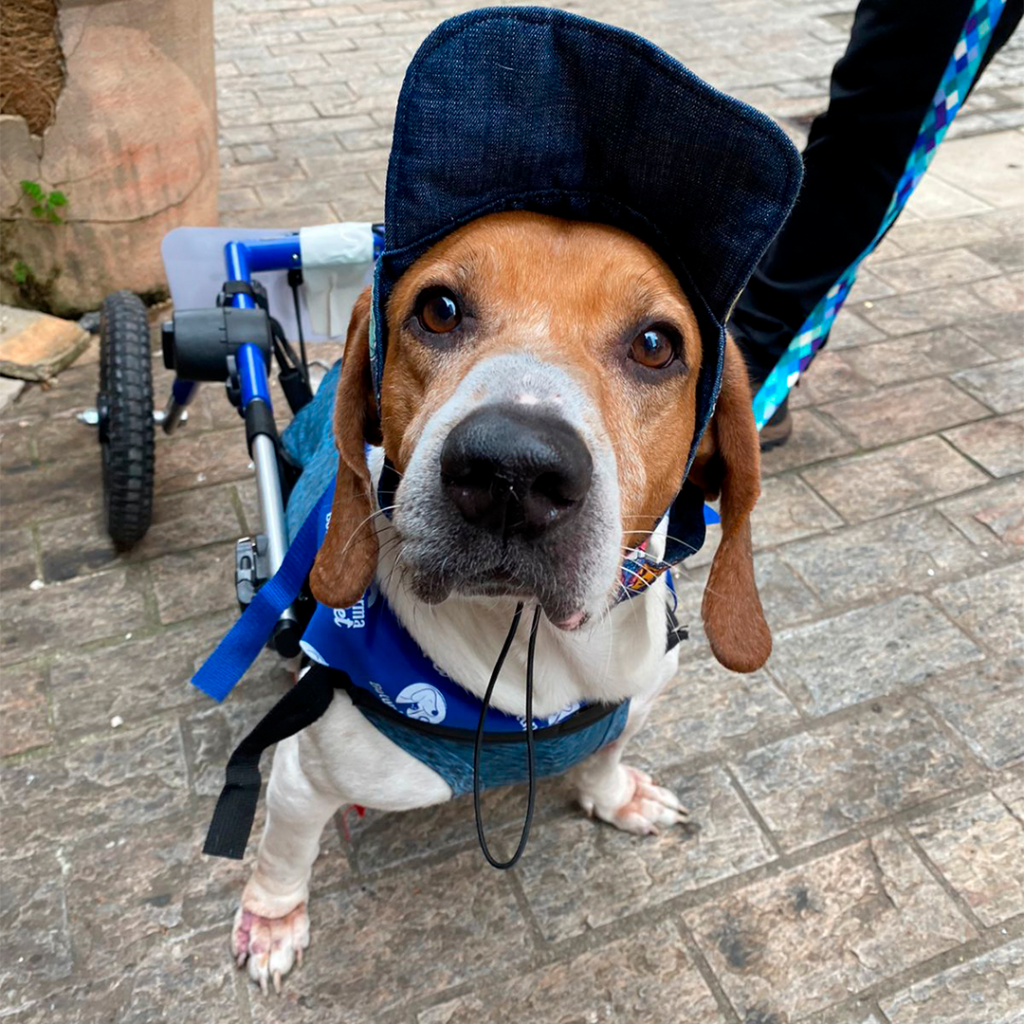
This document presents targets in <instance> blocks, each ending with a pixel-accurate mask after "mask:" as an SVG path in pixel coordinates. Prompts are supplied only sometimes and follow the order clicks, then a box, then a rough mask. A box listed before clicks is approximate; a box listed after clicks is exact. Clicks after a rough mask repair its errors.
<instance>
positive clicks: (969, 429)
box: [943, 413, 1024, 476]
mask: <svg viewBox="0 0 1024 1024" xmlns="http://www.w3.org/2000/svg"><path fill="white" fill-rule="evenodd" d="M943 437H945V438H946V440H947V441H949V442H950V444H952V445H954V446H955V447H956V448H957V449H959V450H960V451H962V452H963V453H964V455H967V456H968V457H970V458H971V459H973V460H974V461H975V462H977V463H978V464H979V465H981V466H983V467H984V468H985V469H986V470H988V472H989V473H991V474H992V475H993V476H1010V475H1011V474H1014V473H1021V472H1024V413H1014V414H1010V415H1008V416H998V417H996V418H994V419H988V420H984V421H982V422H981V423H972V424H969V425H967V426H964V427H959V428H957V429H956V430H947V431H944V433H943Z"/></svg>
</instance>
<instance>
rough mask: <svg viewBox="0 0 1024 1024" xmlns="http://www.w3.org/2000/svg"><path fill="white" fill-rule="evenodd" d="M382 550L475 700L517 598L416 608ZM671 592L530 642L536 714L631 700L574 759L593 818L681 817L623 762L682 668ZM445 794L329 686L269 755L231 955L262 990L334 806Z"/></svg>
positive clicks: (516, 702)
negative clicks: (671, 628)
mask: <svg viewBox="0 0 1024 1024" xmlns="http://www.w3.org/2000/svg"><path fill="white" fill-rule="evenodd" d="M382 464H383V454H382V452H381V451H380V450H377V451H376V452H374V453H373V455H372V457H371V461H370V467H371V472H372V475H373V478H374V481H375V482H376V480H377V479H378V478H379V475H380V472H381V467H382ZM374 490H375V491H376V488H374ZM377 520H378V521H379V517H377ZM664 531H665V527H664V525H663V526H662V527H661V528H660V530H659V531H658V533H656V534H655V536H654V537H652V542H651V548H652V553H654V554H655V555H657V554H660V553H661V551H662V550H663V548H664ZM386 537H387V535H386V533H385V534H384V535H383V537H382V540H386ZM382 547H383V549H384V551H385V555H384V556H383V557H382V559H381V563H380V565H379V566H378V569H377V581H378V584H379V586H380V588H381V590H382V592H383V593H384V595H385V596H386V597H387V600H388V601H389V603H390V604H391V606H392V608H393V609H394V610H395V612H396V614H397V615H398V617H399V618H400V620H401V621H402V623H403V625H404V626H405V628H406V629H407V630H408V631H409V633H410V634H411V635H412V637H413V639H414V640H415V641H416V642H417V644H419V646H420V648H421V649H422V650H423V651H424V652H425V653H426V654H427V655H428V657H430V658H431V659H432V660H433V661H434V662H436V664H437V665H438V666H439V667H440V668H441V669H442V670H443V671H444V672H446V673H447V674H448V675H449V676H451V677H452V678H453V679H457V680H458V681H459V682H460V683H461V684H462V685H463V686H465V687H466V688H467V689H468V690H470V691H471V692H473V693H474V694H476V695H477V696H481V697H482V696H483V693H484V691H485V689H486V685H487V681H488V679H489V677H490V673H491V670H492V668H493V664H494V659H495V657H496V656H497V652H498V650H499V649H500V647H501V644H502V641H503V640H504V638H505V634H506V632H507V630H508V627H509V623H510V621H511V618H512V614H513V610H514V606H515V602H514V601H513V600H512V599H511V598H497V599H490V598H488V599H484V598H466V597H461V596H459V595H457V594H456V595H453V596H452V597H450V598H449V599H448V600H446V601H444V602H442V603H440V604H436V605H428V604H424V603H422V602H420V601H418V600H416V598H414V597H413V595H412V594H411V593H410V591H409V589H408V587H407V586H406V583H405V580H404V576H403V573H402V571H401V567H400V566H398V567H396V566H395V564H394V556H393V555H392V556H391V557H388V555H387V554H386V552H388V551H389V549H390V548H391V547H392V546H391V545H388V544H386V543H384V544H382ZM666 601H667V594H666V583H665V581H664V579H662V580H659V581H658V583H656V584H655V585H654V586H652V587H651V588H650V589H649V590H648V591H647V592H646V593H644V594H642V595H641V596H638V597H636V598H633V599H632V600H630V601H626V602H624V603H622V604H620V605H619V606H618V607H616V608H615V609H613V610H612V612H611V613H610V614H608V615H606V616H604V617H603V618H601V619H599V620H598V621H596V622H595V623H594V624H593V625H589V626H584V627H583V628H582V629H581V630H579V631H577V632H574V633H568V632H565V631H563V630H559V629H557V628H555V627H554V626H552V625H550V623H548V622H547V621H546V620H545V619H543V618H542V620H541V623H542V624H541V627H540V630H539V633H538V640H537V658H536V679H535V698H534V713H535V715H536V716H538V717H540V716H545V715H549V714H553V713H554V712H555V711H557V710H559V709H560V708H563V707H565V706H566V705H567V704H569V703H570V702H572V701H577V700H587V701H591V702H595V701H605V702H618V701H621V700H623V699H625V698H631V700H632V703H631V705H630V714H629V719H628V721H627V723H626V727H625V729H624V731H623V733H622V735H621V736H620V737H619V739H618V740H617V741H616V742H615V743H612V744H610V745H609V746H607V747H605V748H604V749H603V750H601V751H599V752H598V753H596V754H594V755H593V756H592V757H590V758H588V759H587V760H586V761H585V762H583V763H582V764H581V765H579V766H578V767H577V768H576V769H574V771H573V773H572V777H573V780H574V782H575V785H576V787H577V791H578V796H579V801H580V804H581V806H582V807H583V808H584V810H585V811H586V812H587V813H588V814H592V815H595V816H597V817H599V818H602V819H603V820H605V821H608V822H610V823H611V824H613V825H615V826H616V827H618V828H622V829H625V830H627V831H631V832H636V833H640V834H646V833H653V832H657V831H658V829H659V827H662V826H665V825H671V824H673V823H675V822H678V821H681V820H682V818H683V815H684V813H685V812H684V811H683V810H682V809H681V807H680V805H679V802H678V801H677V800H676V799H675V797H674V796H673V795H672V794H671V793H669V792H668V791H667V790H664V789H661V788H660V787H657V786H655V785H653V784H652V783H651V780H650V778H649V777H648V776H646V775H644V774H643V773H641V772H638V771H636V770H634V769H631V768H628V767H626V766H625V765H623V764H622V763H621V760H620V758H621V756H622V750H623V747H624V745H625V743H626V742H627V741H628V739H629V738H630V737H631V736H633V735H634V734H635V733H636V732H638V731H639V729H640V728H641V727H642V726H643V723H644V721H645V720H646V718H647V715H648V713H649V711H650V708H651V704H652V703H653V700H654V698H655V696H656V695H657V693H658V692H659V691H660V690H661V689H662V687H663V686H664V685H665V684H666V683H667V682H668V681H669V680H670V679H671V678H672V676H673V675H674V674H675V671H676V668H677V664H678V651H673V652H672V653H671V654H668V655H666V654H665V640H666V616H665V604H666ZM527 633H528V630H526V629H521V630H520V635H519V636H518V637H517V639H516V641H515V642H514V644H513V646H512V648H511V650H510V652H509V656H508V660H507V662H506V667H505V669H504V670H503V672H502V677H501V680H500V681H499V683H498V685H497V686H496V687H495V691H494V697H493V703H494V706H495V707H497V708H500V709H501V710H503V711H507V712H510V713H514V714H523V712H524V693H525V691H524V676H525V666H526V634H527ZM451 795H452V794H451V790H450V788H449V786H448V784H447V783H446V782H445V781H444V780H443V779H442V778H441V777H440V776H439V775H437V774H436V773H435V772H434V771H433V770H432V769H430V768H427V767H426V766H425V765H423V764H422V763H421V762H419V761H417V760H416V759H415V758H414V757H412V756H411V755H410V754H408V753H406V752H405V751H404V750H402V749H401V748H399V747H398V746H396V745H395V744H394V743H392V742H391V740H389V739H387V738H386V737H385V736H384V735H382V734H381V733H380V732H379V731H378V730H377V729H376V728H374V726H373V725H371V724H370V723H369V722H368V721H367V720H366V718H365V717H364V716H363V715H362V713H361V712H360V711H359V710H358V709H357V708H355V707H354V706H353V704H352V702H351V701H350V700H349V698H348V696H347V695H346V694H344V693H341V692H339V693H336V694H335V697H334V700H333V702H332V703H331V706H330V708H329V709H328V711H327V713H326V714H325V715H324V716H323V717H322V718H321V719H320V720H319V721H318V722H316V723H315V724H314V725H312V726H310V727H309V728H307V729H305V730H303V731H302V732H301V733H299V734H298V735H296V736H293V737H291V738H290V739H288V740H285V741H283V742H282V743H280V744H279V745H278V748H277V750H276V752H275V755H274V762H273V768H272V771H271V776H270V784H269V786H268V790H267V821H266V826H265V828H264V832H263V837H262V839H261V842H260V848H259V855H258V858H257V863H256V867H255V870H254V872H253V874H252V877H251V878H250V880H249V882H248V884H247V885H246V887H245V890H244V892H243V894H242V903H241V907H240V908H239V912H238V915H237V917H236V921H235V927H234V929H233V931H232V949H233V954H234V956H235V957H236V959H237V960H238V962H239V964H240V965H241V964H242V963H244V962H245V961H246V960H248V969H249V973H250V975H251V977H252V978H253V980H255V981H256V982H258V983H259V984H260V986H261V987H262V988H263V990H264V991H267V990H268V987H269V986H268V982H269V981H272V982H273V984H274V986H275V988H278V989H279V988H280V984H281V979H282V977H283V975H284V974H286V973H287V972H288V971H289V970H290V969H291V967H292V965H293V963H294V962H295V961H296V959H300V958H301V953H302V950H303V949H304V948H305V946H306V945H307V944H308V941H309V922H308V917H307V915H306V910H305V904H306V901H307V900H308V898H309V881H310V874H311V870H312V866H313V862H314V861H315V859H316V857H317V853H318V852H319V838H320V833H321V831H322V830H323V827H324V826H325V825H326V824H327V822H328V821H329V820H330V819H331V817H332V816H333V815H334V814H335V813H336V812H337V811H338V809H339V808H341V807H342V806H344V805H347V804H359V805H362V806H364V807H370V808H376V809H379V810H385V811H404V810H410V809H412V808H415V807H426V806H429V805H431V804H437V803H441V802H443V801H445V800H448V799H450V798H451Z"/></svg>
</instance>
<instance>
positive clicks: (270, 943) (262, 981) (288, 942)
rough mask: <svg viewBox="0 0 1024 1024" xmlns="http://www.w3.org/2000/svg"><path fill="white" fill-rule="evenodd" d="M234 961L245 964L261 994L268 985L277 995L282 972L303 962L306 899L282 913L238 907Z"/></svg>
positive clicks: (306, 938)
mask: <svg viewBox="0 0 1024 1024" xmlns="http://www.w3.org/2000/svg"><path fill="white" fill-rule="evenodd" d="M231 939H232V950H233V951H234V954H235V956H234V959H235V963H236V964H238V966H239V967H245V966H246V962H248V967H249V977H250V978H252V980H253V981H254V982H256V984H257V985H259V987H260V991H261V992H262V993H263V994H264V995H269V994H270V986H271V985H273V986H274V991H275V992H276V993H277V994H278V995H280V994H281V989H282V987H283V984H284V976H285V975H286V974H287V973H288V972H289V971H290V970H291V969H292V966H293V965H294V964H296V963H301V962H302V951H303V950H304V949H305V948H306V947H307V946H308V945H309V918H308V916H307V915H306V905H305V903H300V904H299V905H298V906H297V907H295V908H294V909H293V910H291V911H290V912H289V913H287V914H285V915H284V916H283V917H262V916H260V915H259V914H254V913H252V912H250V911H247V910H241V909H239V911H238V914H237V915H236V917H235V927H234V929H233V931H232V936H231Z"/></svg>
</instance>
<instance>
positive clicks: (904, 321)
mask: <svg viewBox="0 0 1024 1024" xmlns="http://www.w3.org/2000/svg"><path fill="white" fill-rule="evenodd" d="M858 312H859V313H860V315H861V316H863V317H864V319H865V320H867V321H868V322H869V323H871V324H872V325H874V326H875V327H877V328H878V329H879V330H881V331H884V332H885V333H886V334H892V335H901V334H919V333H921V332H922V331H930V330H934V329H935V328H937V327H949V326H951V325H956V324H959V323H960V322H961V321H963V322H966V321H968V320H974V319H985V318H986V317H991V316H992V314H993V312H995V310H993V308H992V307H991V306H990V305H989V304H988V303H987V302H985V300H984V299H982V298H980V297H979V296H978V295H976V294H975V293H974V292H973V291H972V290H971V289H970V288H969V287H967V286H965V285H959V286H951V287H946V288H931V289H929V290H928V291H923V292H911V293H910V294H909V295H892V296H890V297H888V298H885V299H879V300H878V301H877V302H875V303H873V304H872V306H871V307H870V308H864V307H863V306H861V307H858Z"/></svg>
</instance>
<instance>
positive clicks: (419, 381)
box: [313, 212, 771, 671]
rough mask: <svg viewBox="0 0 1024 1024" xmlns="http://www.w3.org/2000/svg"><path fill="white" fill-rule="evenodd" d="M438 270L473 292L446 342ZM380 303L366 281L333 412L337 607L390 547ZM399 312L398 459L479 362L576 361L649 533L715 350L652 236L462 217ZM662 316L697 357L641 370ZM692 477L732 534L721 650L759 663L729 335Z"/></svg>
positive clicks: (331, 556)
mask: <svg viewBox="0 0 1024 1024" xmlns="http://www.w3.org/2000/svg"><path fill="white" fill-rule="evenodd" d="M436 285H443V286H445V287H448V288H450V289H452V291H454V292H456V293H457V294H458V295H459V296H460V298H461V299H462V300H463V303H464V306H465V318H464V321H463V329H462V330H461V331H460V334H459V335H458V336H457V337H455V336H453V338H452V339H449V340H448V342H441V343H439V344H437V345H433V344H425V343H424V341H423V339H422V338H421V337H419V336H417V334H416V333H415V331H414V330H413V329H412V326H411V320H412V317H413V315H414V310H415V303H416V299H417V296H418V295H419V294H420V293H421V292H422V291H423V290H424V289H425V288H428V287H432V286H436ZM368 303H369V299H368V295H367V294H365V293H364V295H363V296H361V297H360V300H359V302H358V303H357V304H356V308H355V310H354V311H353V317H352V324H351V326H350V328H349V340H348V347H347V349H346V356H345V364H344V368H343V371H342V375H341V381H340V383H339V390H338V399H337V406H336V414H335V433H336V440H337V445H338V454H339V474H338V488H337V491H336V493H335V499H334V507H333V511H332V517H331V529H330V530H329V531H328V535H327V540H326V542H325V544H324V547H323V549H322V550H321V552H320V555H319V556H318V558H317V562H316V566H315V568H314V571H313V588H314V594H315V595H316V597H317V599H318V600H320V601H323V602H324V603H325V604H328V605H333V606H334V607H342V606H344V604H351V603H354V602H355V601H356V600H358V599H359V597H360V596H361V594H362V592H363V590H364V589H365V587H366V586H367V585H368V584H369V582H370V579H371V578H372V573H373V570H374V565H375V561H376V557H377V544H376V539H375V537H374V535H373V530H372V529H371V527H370V524H369V522H368V518H367V517H368V516H369V515H370V508H371V504H370V501H371V493H370V480H369V474H368V472H367V470H366V465H365V461H364V457H363V439H364V437H365V438H367V439H369V440H373V439H374V435H376V434H377V430H378V424H377V421H376V417H375V413H374V410H373V388H372V384H371V381H370V374H369V355H368V344H367V324H366V321H367V315H368ZM386 312H387V321H388V351H387V358H386V362H385V368H384V381H383V386H382V394H381V412H382V416H381V424H380V427H379V429H380V437H381V438H382V439H383V444H384V448H385V451H386V452H387V454H388V457H389V458H390V459H391V461H392V462H393V463H394V465H395V466H396V468H397V469H398V470H399V472H404V470H405V467H406V466H407V465H408V462H409V459H410V458H411V456H412V453H413V451H414V450H415V447H416V444H417V442H418V441H419V438H420V436H421V435H422V433H423V430H424V428H425V426H426V424H427V423H428V422H429V420H430V418H431V417H432V416H433V415H434V414H435V413H436V412H437V411H438V409H440V408H441V406H442V405H444V403H445V402H447V401H448V399H449V398H451V396H452V395H453V393H454V392H455V390H456V389H457V388H458V386H459V384H460V383H461V381H462V380H463V379H464V377H465V376H466V374H467V373H468V372H469V371H470V370H471V369H472V367H473V366H474V365H475V364H476V363H477V362H479V361H480V360H483V359H488V358H491V357H494V356H498V355H504V354H508V353H526V354H531V355H533V356H535V357H536V358H537V359H539V360H541V361H544V362H546V363H550V364H555V365H558V366H560V367H562V368H563V369H564V370H566V371H567V372H568V373H569V374H571V375H572V377H573V378H574V380H575V381H576V382H577V383H578V384H579V386H580V387H581V388H582V390H583V391H584V393H585V394H586V395H588V396H589V398H590V400H591V402H590V404H591V406H592V408H593V410H594V422H593V423H592V424H591V426H592V428H593V429H594V431H595V433H596V434H597V436H599V437H605V438H607V440H608V443H609V444H610V445H611V446H612V448H613V449H614V452H615V458H616V465H617V466H618V473H619V488H620V493H621V506H622V507H621V513H622V521H623V531H624V532H623V537H622V544H623V546H624V547H627V548H632V547H635V546H636V545H637V544H638V543H640V541H641V540H643V539H644V538H645V537H647V536H648V535H649V534H650V532H651V530H652V529H653V528H654V526H655V524H656V523H657V521H658V518H659V517H660V516H661V515H662V514H663V513H664V511H665V509H666V508H667V507H668V506H669V504H670V502H671V501H672V499H673V498H674V497H675V495H676V492H677V491H678V489H679V485H680V481H681V480H682V476H683V471H684V470H685V467H686V459H687V456H688V454H689V450H690V443H691V440H692V437H693V427H694V415H695V406H696V385H697V377H698V374H699V371H700V365H701V351H702V349H701V342H700V335H699V329H698V326H697V320H696V317H695V316H694V313H693V310H692V307H691V306H690V303H689V301H688V299H687V297H686V295H685V294H684V292H683V290H682V288H681V286H680V284H679V282H678V280H677V279H676V277H675V275H674V274H673V273H672V272H671V271H670V270H669V268H668V266H667V265H666V264H665V263H664V262H663V261H662V260H661V259H660V258H659V257H658V256H657V255H656V254H655V253H654V252H653V251H652V250H651V249H650V248H648V247H647V246H646V245H644V244H643V243H642V242H640V241H639V240H637V239H636V238H634V237H633V236H632V235H630V234H627V233H626V232H623V231H620V230H618V229H616V228H613V227H609V226H606V225H601V224H591V223H584V222H579V221H566V220H561V219H559V218H555V217H549V216H544V215H541V214H533V213H521V212H520V213H503V214H494V215H491V216H488V217H482V218H480V219H479V220H477V221H474V222H473V223H471V224H469V225H466V226H465V227H463V228H460V229H459V230H458V231H455V232H453V233H452V234H451V235H449V236H448V237H447V238H445V239H444V240H443V241H441V242H439V243H438V244H437V245H435V246H434V247H433V248H432V249H430V250H429V251H428V252H427V253H426V254H425V255H424V256H422V257H420V259H419V260H417V261H416V263H415V264H414V265H413V266H412V267H411V268H410V269H409V270H408V271H406V273H405V274H404V275H403V276H402V278H401V280H400V281H399V282H398V283H397V285H396V286H395V288H394V290H393V292H392V294H391V296H390V298H389V301H388V305H387V311H386ZM655 322H658V323H667V324H670V325H672V326H673V327H674V328H675V329H676V330H677V331H678V333H679V335H680V336H681V338H682V340H683V350H684V351H683V362H682V364H681V365H682V366H685V372H681V369H680V366H677V367H675V368H674V369H672V370H671V371H664V372H663V373H662V374H654V375H648V376H646V377H644V376H642V375H641V376H637V374H636V373H634V371H633V368H632V367H631V364H630V363H629V362H628V361H627V360H625V359H624V358H623V353H624V351H625V347H628V344H629V342H630V340H631V332H636V331H638V330H641V329H645V328H646V327H647V326H649V325H650V324H652V323H655ZM691 478H692V479H694V480H695V481H697V482H698V483H699V484H700V485H701V486H702V487H704V489H705V490H706V492H707V493H708V494H709V496H710V495H717V494H718V493H719V491H720V492H721V494H722V530H723V537H722V544H721V546H720V548H719V551H718V553H717V555H716V557H715V560H714V564H713V566H712V570H711V578H710V580H709V584H708V589H707V591H706V592H705V596H704V607H703V614H704V619H705V623H706V625H707V632H708V636H709V637H710V639H711V645H712V649H713V650H714V652H715V655H716V656H717V657H718V659H719V660H720V661H721V662H722V663H723V664H725V665H726V666H728V667H729V668H734V669H736V670H738V671H752V670H753V669H755V668H758V667H760V665H762V664H763V663H764V660H765V659H766V658H767V656H768V653H769V651H770V650H771V637H770V634H769V633H768V627H767V625H766V624H765V622H764V616H763V613H762V611H761V604H760V599H759V598H758V595H757V589H756V586H755V585H754V571H753V563H752V560H751V553H750V523H749V516H750V511H751V509H752V508H753V505H754V502H755V501H756V500H757V495H758V491H759V479H760V462H759V451H758V443H757V431H756V429H755V426H754V419H753V414H752V413H751V410H750V392H749V389H748V386H747V383H746V374H745V372H744V370H743V366H742V360H741V359H740V356H739V354H738V351H737V350H736V349H735V347H734V346H733V345H732V343H731V342H730V344H729V348H728V351H727V358H726V366H725V373H724V378H723V384H722V392H721V396H720V398H719V402H718V407H717V410H716V413H715V416H714V419H713V421H712V424H711V425H710V426H709V429H708V431H707V435H706V437H705V439H704V441H703V442H702V444H701V447H700V452H699V453H698V458H697V460H696V463H695V466H694V469H693V472H692V474H691ZM613 585H614V581H611V580H609V588H611V587H612V586H613Z"/></svg>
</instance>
